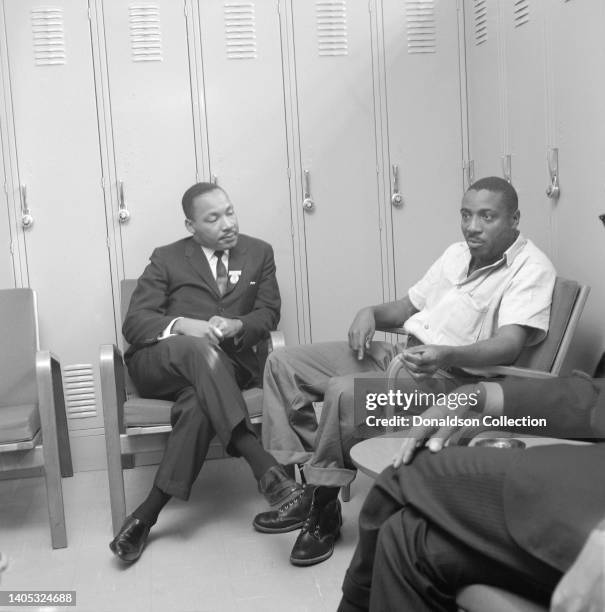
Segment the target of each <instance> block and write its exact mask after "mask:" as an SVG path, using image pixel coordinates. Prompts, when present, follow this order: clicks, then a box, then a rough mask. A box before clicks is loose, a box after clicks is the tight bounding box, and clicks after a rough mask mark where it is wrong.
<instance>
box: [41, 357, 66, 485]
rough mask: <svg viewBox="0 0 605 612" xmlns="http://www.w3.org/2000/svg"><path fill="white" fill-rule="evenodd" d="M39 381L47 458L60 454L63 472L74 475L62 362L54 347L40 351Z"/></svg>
mask: <svg viewBox="0 0 605 612" xmlns="http://www.w3.org/2000/svg"><path fill="white" fill-rule="evenodd" d="M36 383H37V386H38V410H39V412H40V421H41V423H42V444H43V448H44V456H45V462H46V461H47V459H46V458H47V457H49V456H53V457H54V456H56V457H57V458H58V462H59V467H60V471H61V476H63V477H70V476H73V475H74V470H73V464H72V460H71V446H70V443H69V432H68V429H67V414H66V410H65V395H64V394H63V378H62V376H61V363H60V362H59V359H58V357H57V356H56V355H54V354H53V353H51V352H50V351H37V352H36ZM45 433H46V437H45V436H44V434H45ZM55 454H56V455H55Z"/></svg>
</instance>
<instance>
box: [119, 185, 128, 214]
mask: <svg viewBox="0 0 605 612" xmlns="http://www.w3.org/2000/svg"><path fill="white" fill-rule="evenodd" d="M119 192H120V208H119V210H118V221H119V222H120V223H127V222H128V221H129V219H130V211H129V210H128V209H127V208H126V198H125V196H124V182H123V181H120V183H119Z"/></svg>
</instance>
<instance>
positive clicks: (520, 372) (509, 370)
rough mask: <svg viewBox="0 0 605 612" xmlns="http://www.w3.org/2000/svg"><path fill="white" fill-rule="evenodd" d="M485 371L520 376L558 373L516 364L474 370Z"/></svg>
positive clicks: (531, 376)
mask: <svg viewBox="0 0 605 612" xmlns="http://www.w3.org/2000/svg"><path fill="white" fill-rule="evenodd" d="M482 371H484V372H485V373H486V375H487V376H518V377H520V378H557V375H556V374H551V373H550V372H543V371H542V370H531V369H530V368H518V367H516V366H488V367H485V368H473V372H482Z"/></svg>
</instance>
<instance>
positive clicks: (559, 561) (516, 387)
mask: <svg viewBox="0 0 605 612" xmlns="http://www.w3.org/2000/svg"><path fill="white" fill-rule="evenodd" d="M501 384H502V387H503V390H504V414H507V415H509V416H522V415H531V416H535V417H545V418H546V419H547V428H546V429H545V430H542V431H541V432H540V433H541V435H545V436H554V437H564V438H570V437H584V438H592V439H593V441H595V442H596V443H595V444H592V445H590V446H573V445H553V446H543V447H537V448H531V449H528V450H527V451H524V452H522V453H518V457H517V459H516V461H514V462H512V464H511V466H510V468H509V469H508V471H507V474H506V479H505V485H504V516H505V520H506V524H507V527H508V530H509V533H510V534H511V536H512V537H513V538H514V540H515V541H516V542H517V544H519V545H520V546H521V547H522V548H523V549H525V550H527V551H528V552H530V553H531V554H532V555H534V556H535V557H537V558H538V559H541V560H543V561H546V562H547V563H548V564H549V565H551V566H554V567H556V568H558V569H560V570H561V571H566V570H567V569H568V567H569V566H570V565H571V564H572V562H573V561H574V559H575V557H576V556H577V555H578V553H579V552H580V550H581V548H582V546H583V545H584V542H585V540H586V538H587V536H588V534H589V533H590V531H591V530H592V529H593V528H594V527H595V526H596V525H597V524H598V523H599V522H600V521H601V520H603V519H604V518H605V442H604V441H603V440H605V379H603V380H597V381H594V382H591V381H590V380H589V379H588V378H584V377H580V376H572V377H568V378H559V379H550V380H523V381H520V380H519V379H507V380H504V381H502V383H501Z"/></svg>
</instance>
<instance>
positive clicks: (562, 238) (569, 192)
mask: <svg viewBox="0 0 605 612" xmlns="http://www.w3.org/2000/svg"><path fill="white" fill-rule="evenodd" d="M548 4H549V10H548V14H547V41H548V45H549V50H548V54H547V57H548V60H549V62H550V69H549V72H550V74H551V80H552V88H553V97H552V105H553V108H552V112H553V115H554V120H553V123H554V142H553V144H554V145H555V146H557V147H558V148H559V168H560V188H561V195H560V198H559V201H558V203H557V206H556V209H555V213H554V228H555V229H554V241H555V254H554V263H555V265H556V267H557V270H558V271H559V273H560V274H561V275H564V276H568V277H570V278H574V279H577V280H579V281H581V282H584V283H587V284H589V285H590V286H591V292H590V296H589V298H588V301H587V303H586V307H585V309H584V312H583V314H582V319H581V320H580V324H579V326H578V330H577V332H576V336H575V341H574V343H573V345H572V347H571V348H570V352H569V357H568V362H569V363H570V364H573V366H572V367H574V368H581V369H583V370H585V371H586V372H592V371H593V368H594V367H595V364H596V363H597V361H598V359H599V356H600V355H601V354H602V352H603V348H604V346H605V324H604V322H603V304H605V284H604V282H603V278H604V275H603V264H604V262H605V228H604V227H603V223H602V222H601V221H600V219H599V215H601V214H603V213H605V180H604V177H605V105H604V104H603V100H604V99H605V38H604V37H603V24H604V23H605V3H603V1H602V0H584V1H583V2H577V1H570V2H556V3H548Z"/></svg>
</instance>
